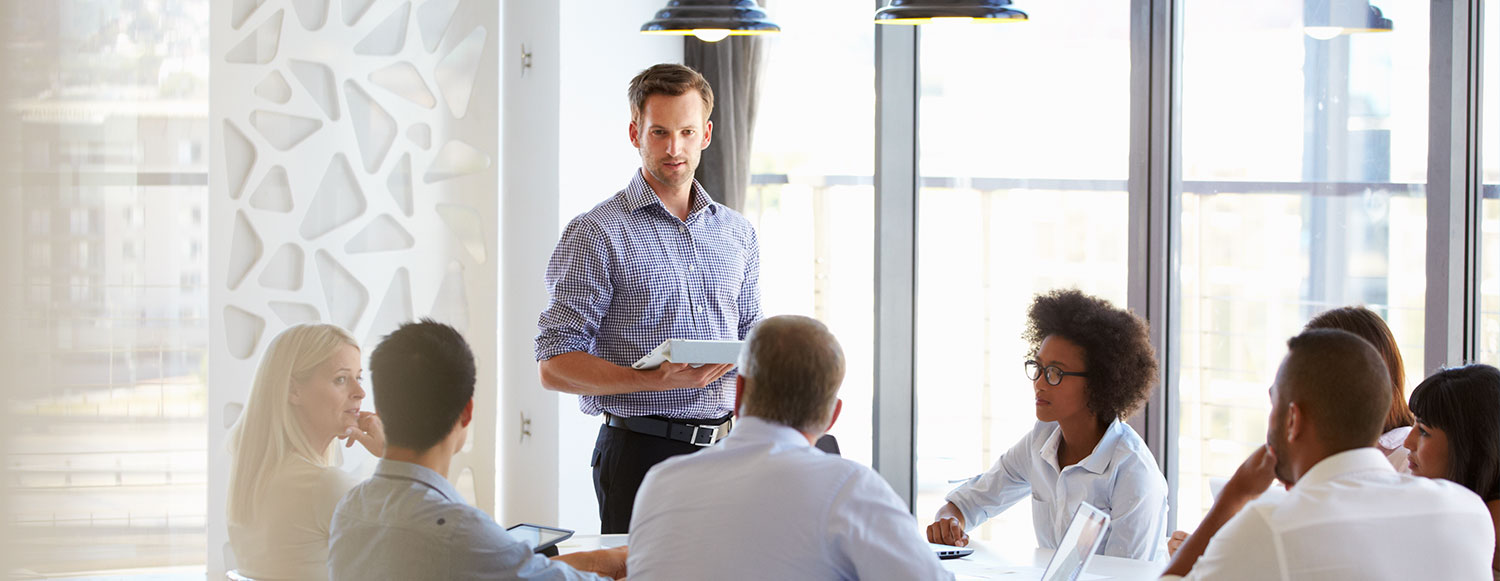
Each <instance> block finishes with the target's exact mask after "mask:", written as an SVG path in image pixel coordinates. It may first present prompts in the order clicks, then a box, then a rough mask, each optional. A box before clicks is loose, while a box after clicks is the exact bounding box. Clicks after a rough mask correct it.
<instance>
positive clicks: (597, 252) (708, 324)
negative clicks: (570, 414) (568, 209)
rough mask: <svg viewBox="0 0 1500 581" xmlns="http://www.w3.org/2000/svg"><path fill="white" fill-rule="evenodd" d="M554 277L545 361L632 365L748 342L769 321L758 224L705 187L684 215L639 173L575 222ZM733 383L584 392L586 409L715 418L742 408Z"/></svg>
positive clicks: (545, 318) (727, 379)
mask: <svg viewBox="0 0 1500 581" xmlns="http://www.w3.org/2000/svg"><path fill="white" fill-rule="evenodd" d="M546 280H547V293H548V294H549V295H550V296H551V301H550V302H549V304H548V305H547V309H546V310H544V311H542V314H541V317H540V320H539V321H538V322H537V327H538V329H539V331H540V333H538V334H537V337H536V359H537V361H542V360H546V359H551V358H553V357H556V356H558V355H561V354H563V353H571V352H574V351H582V352H584V353H589V354H591V355H594V356H597V357H599V358H601V359H604V360H605V361H608V362H610V363H614V364H616V365H623V366H629V365H630V364H632V363H634V362H635V361H636V360H637V359H640V358H641V356H643V355H645V354H647V353H649V352H650V351H651V350H652V349H655V348H656V346H657V345H660V344H661V343H662V342H663V341H666V340H667V339H719V340H737V339H744V338H745V334H746V333H748V332H749V331H750V328H751V327H752V326H754V325H755V323H756V322H758V321H759V320H760V315H761V313H760V245H759V242H758V241H757V239H756V236H755V229H754V227H752V226H751V225H750V221H749V220H746V219H745V217H744V216H741V215H740V214H739V213H737V212H735V211H734V210H731V209H729V208H728V207H726V206H724V205H723V204H719V203H717V202H714V201H713V200H712V199H710V198H709V197H708V193H707V192H705V191H704V190H703V186H701V185H699V184H698V182H697V181H696V180H695V181H693V196H692V206H691V208H690V211H689V214H688V217H687V220H681V219H678V218H677V217H676V216H674V215H672V213H671V212H669V211H668V210H667V209H666V207H665V206H662V204H661V200H660V199H659V198H657V197H656V192H654V191H652V189H651V186H650V185H648V184H647V183H646V180H645V178H643V177H642V176H641V173H640V171H637V172H636V174H635V178H634V179H632V180H631V181H630V185H628V186H626V187H625V189H624V190H621V191H620V192H619V193H617V194H615V195H614V196H612V197H610V198H609V199H608V200H605V201H604V202H603V203H600V204H599V205H598V206H595V207H594V209H592V210H589V211H588V212H585V213H584V214H582V215H580V216H578V217H577V218H574V219H573V221H572V222H571V223H569V224H568V227H567V229H565V230H564V231H563V234H562V239H561V240H559V241H558V243H557V248H556V249H555V250H553V251H552V259H551V260H550V261H548V263H547V276H546ZM734 377H735V372H734V371H730V372H729V373H727V374H725V375H724V376H723V377H721V378H719V379H718V380H716V381H714V382H713V383H711V384H709V385H708V387H705V388H701V389H699V388H690V387H685V388H682V389H672V390H667V391H643V392H636V393H626V394H619V395H604V396H588V395H586V396H581V397H579V398H578V399H579V403H578V406H579V408H580V409H582V410H583V411H584V413H588V414H591V415H598V414H599V413H600V412H606V411H607V412H609V413H611V414H614V415H617V416H642V415H661V416H666V417H670V418H700V419H702V418H717V417H721V416H723V415H725V414H728V413H729V412H730V411H732V410H733V408H734Z"/></svg>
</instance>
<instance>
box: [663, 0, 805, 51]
mask: <svg viewBox="0 0 1500 581" xmlns="http://www.w3.org/2000/svg"><path fill="white" fill-rule="evenodd" d="M777 32H781V27H780V26H776V24H775V23H773V22H771V21H770V20H766V11H765V10H762V9H761V7H760V5H759V4H757V3H756V2H755V0H671V1H670V2H667V7H666V8H663V9H661V10H658V11H656V17H655V18H653V19H651V21H650V22H647V23H645V24H642V25H641V34H663V35H679V36H687V35H693V36H696V37H698V39H699V40H702V41H704V42H718V41H721V40H724V38H725V37H728V36H748V35H753V34H772V33H777Z"/></svg>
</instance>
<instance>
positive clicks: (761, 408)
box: [740, 315, 844, 433]
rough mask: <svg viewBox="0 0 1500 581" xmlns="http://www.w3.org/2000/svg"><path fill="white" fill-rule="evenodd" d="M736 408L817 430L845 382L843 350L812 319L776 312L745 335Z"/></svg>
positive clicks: (823, 425) (824, 424) (803, 429)
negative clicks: (742, 383)
mask: <svg viewBox="0 0 1500 581" xmlns="http://www.w3.org/2000/svg"><path fill="white" fill-rule="evenodd" d="M740 376H741V377H743V378H745V388H744V393H742V394H741V395H740V406H741V409H740V412H741V413H742V414H744V415H747V416H755V417H758V418H761V419H765V420H769V421H773V422H776V423H779V424H782V425H785V426H790V427H793V428H796V429H797V430H799V431H801V432H805V433H821V432H822V431H823V430H824V429H826V428H827V427H828V421H829V419H830V418H831V417H832V416H833V406H834V404H835V402H837V401H838V393H839V386H840V385H841V384H843V382H844V350H843V348H841V347H839V342H838V339H835V338H834V337H833V333H831V332H829V331H828V327H826V326H824V325H823V323H820V322H818V321H817V320H816V319H811V318H808V317H801V316H796V315H780V316H776V317H771V318H769V319H766V320H764V321H761V322H760V324H759V325H756V326H755V328H754V329H751V330H750V334H749V336H747V337H745V351H744V354H742V355H741V356H740Z"/></svg>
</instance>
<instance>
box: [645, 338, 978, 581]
mask: <svg viewBox="0 0 1500 581" xmlns="http://www.w3.org/2000/svg"><path fill="white" fill-rule="evenodd" d="M739 370H740V371H739V375H738V376H737V377H736V379H735V388H736V391H735V409H736V410H738V412H739V416H740V419H739V421H738V422H737V423H736V424H735V428H734V432H733V433H732V434H730V436H729V437H728V438H726V439H725V440H724V441H723V442H722V443H720V444H718V445H716V446H714V447H711V448H707V449H704V450H703V451H701V452H698V453H696V454H691V455H687V456H678V457H676V458H672V459H670V460H667V461H664V462H662V463H660V464H658V465H656V467H654V468H652V469H651V472H650V473H648V474H647V475H646V479H645V481H643V482H642V484H641V489H640V492H639V494H638V495H637V496H636V500H635V507H634V511H633V515H632V517H631V520H630V547H631V549H630V557H629V561H628V566H627V569H628V570H629V571H630V578H631V579H633V580H637V581H640V580H645V581H650V580H652V579H698V578H706V577H712V578H715V579H903V580H911V579H924V580H926V579H952V578H953V575H952V573H949V572H948V571H946V570H944V569H943V566H942V565H941V564H940V563H939V562H938V559H937V556H936V555H935V554H934V552H933V551H932V549H931V547H930V546H929V545H928V544H927V542H926V541H924V540H923V539H922V537H921V535H919V534H918V528H917V520H916V518H915V517H913V516H912V515H911V513H909V512H907V510H906V507H905V506H904V505H903V504H902V502H901V499H899V498H897V496H896V494H895V492H893V491H892V490H891V488H890V486H889V485H887V484H886V482H885V481H884V480H882V479H881V478H880V476H879V475H877V474H876V473H875V472H874V471H873V470H870V469H869V468H867V467H865V466H862V465H860V464H857V463H855V462H851V461H849V460H845V459H843V458H839V457H837V456H830V455H828V454H825V453H823V452H822V451H820V450H818V449H816V448H814V447H813V442H815V441H817V439H818V438H819V437H820V436H822V435H823V433H824V432H826V431H827V430H828V429H829V428H830V427H832V425H833V422H834V420H835V419H837V417H838V412H839V409H840V406H841V405H842V402H840V401H839V400H838V389H839V385H840V383H842V382H843V379H844V353H843V350H842V349H841V348H840V347H839V344H838V341H837V340H835V339H834V337H833V334H832V333H829V332H828V329H827V327H824V326H823V324H822V323H819V322H817V321H816V320H813V319H809V318H807V317H796V316H780V317H773V318H770V319H766V320H765V321H763V322H761V323H760V324H759V325H757V326H756V327H755V328H754V329H753V330H752V331H751V332H750V334H749V336H748V337H746V340H745V350H744V352H743V353H742V354H741V356H740V363H739Z"/></svg>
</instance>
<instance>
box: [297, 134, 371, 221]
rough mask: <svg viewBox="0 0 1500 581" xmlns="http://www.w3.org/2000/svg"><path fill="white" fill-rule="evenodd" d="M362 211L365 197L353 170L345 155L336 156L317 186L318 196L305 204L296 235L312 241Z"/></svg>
mask: <svg viewBox="0 0 1500 581" xmlns="http://www.w3.org/2000/svg"><path fill="white" fill-rule="evenodd" d="M364 212H365V196H364V193H363V192H362V191H360V188H359V182H358V181H357V180H356V179H355V177H354V170H353V169H351V168H350V167H349V160H347V159H345V158H344V154H342V153H336V154H334V155H333V160H332V161H330V162H329V163H328V171H327V172H326V173H324V174H323V181H322V182H321V183H320V184H318V193H317V194H316V195H314V196H313V200H312V203H311V204H309V205H308V208H307V215H305V216H303V218H302V227H301V228H300V229H299V230H298V232H300V233H301V234H302V237H303V238H305V239H307V240H312V239H314V238H317V237H319V236H322V235H324V234H327V233H329V232H332V231H333V230H334V229H335V228H338V227H339V226H343V225H344V224H348V223H349V222H351V221H353V220H354V219H355V218H358V217H359V215H360V214H363V213H364Z"/></svg>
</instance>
